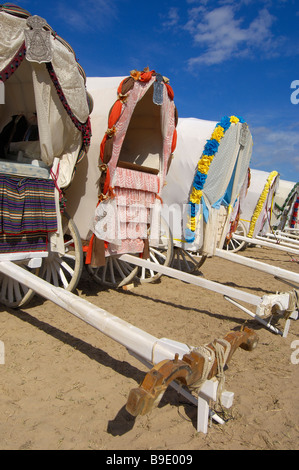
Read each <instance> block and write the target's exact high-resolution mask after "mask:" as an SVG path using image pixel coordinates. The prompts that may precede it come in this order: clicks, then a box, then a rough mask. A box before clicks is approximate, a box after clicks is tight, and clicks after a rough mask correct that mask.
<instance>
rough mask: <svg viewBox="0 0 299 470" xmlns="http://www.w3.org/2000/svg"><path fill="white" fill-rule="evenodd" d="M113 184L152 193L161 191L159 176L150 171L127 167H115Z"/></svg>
mask: <svg viewBox="0 0 299 470" xmlns="http://www.w3.org/2000/svg"><path fill="white" fill-rule="evenodd" d="M113 186H118V187H119V188H128V189H140V190H142V191H149V192H151V193H156V194H157V193H159V178H158V176H156V175H152V174H150V173H143V172H142V171H136V170H129V169H126V168H119V167H117V168H116V169H115V176H114V182H113Z"/></svg>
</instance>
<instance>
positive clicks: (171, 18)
mask: <svg viewBox="0 0 299 470" xmlns="http://www.w3.org/2000/svg"><path fill="white" fill-rule="evenodd" d="M179 19H180V17H179V12H178V8H175V7H172V8H170V10H169V12H168V14H167V19H166V20H165V21H164V22H163V23H162V26H164V27H166V28H170V27H173V26H176V25H177V24H178V22H179Z"/></svg>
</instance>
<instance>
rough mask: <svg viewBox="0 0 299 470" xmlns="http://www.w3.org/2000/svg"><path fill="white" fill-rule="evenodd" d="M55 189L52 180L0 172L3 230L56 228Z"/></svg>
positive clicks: (11, 231) (0, 221)
mask: <svg viewBox="0 0 299 470" xmlns="http://www.w3.org/2000/svg"><path fill="white" fill-rule="evenodd" d="M54 190H55V183H54V181H52V180H42V179H37V178H20V177H12V176H7V175H0V233H5V234H24V233H34V232H35V233H36V232H53V231H56V229H57V216H56V207H55V198H54Z"/></svg>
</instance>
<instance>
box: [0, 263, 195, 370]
mask: <svg viewBox="0 0 299 470" xmlns="http://www.w3.org/2000/svg"><path fill="white" fill-rule="evenodd" d="M0 272H2V273H3V274H5V275H7V276H9V277H11V278H13V279H15V280H17V281H18V282H20V283H21V284H24V285H25V286H27V287H29V288H30V289H32V290H34V291H35V292H37V293H38V294H39V295H41V296H42V297H45V298H46V299H48V300H51V301H52V302H54V303H55V304H56V305H59V306H60V307H62V308H63V309H65V310H67V311H68V312H69V313H72V314H73V315H75V316H76V317H78V318H80V319H81V320H83V321H84V322H86V323H88V324H89V325H91V326H93V327H94V328H96V329H97V330H99V331H101V332H102V333H104V334H105V335H106V336H109V337H110V338H112V339H114V340H115V341H117V342H118V343H120V344H122V345H123V346H125V347H126V348H127V349H128V350H129V351H131V352H133V353H135V354H136V355H138V356H140V357H142V358H143V359H144V360H146V361H148V362H151V363H152V364H153V363H157V362H160V360H163V359H173V358H174V356H175V353H176V352H177V353H178V354H179V356H180V358H181V357H182V355H183V354H185V353H189V352H190V347H189V346H187V345H185V344H183V343H179V342H177V341H172V340H170V339H169V340H168V339H167V338H166V339H165V338H163V339H158V338H156V337H155V336H152V335H150V334H148V333H146V332H145V331H143V330H141V329H139V328H137V327H135V326H133V325H131V324H130V323H127V322H126V321H124V320H122V319H120V318H118V317H116V316H114V315H111V314H110V313H108V312H107V311H106V310H103V309H102V308H100V307H97V306H95V305H93V304H92V303H90V302H88V301H87V300H85V299H82V298H80V297H78V296H77V295H75V294H73V293H71V292H68V291H66V290H65V289H62V288H61V287H56V286H53V285H51V284H49V283H48V282H46V281H44V280H43V279H41V278H39V277H37V276H35V275H34V274H32V273H31V272H29V271H27V270H25V269H24V268H22V267H20V266H18V265H17V264H15V263H12V262H11V261H1V262H0ZM0 301H1V299H0Z"/></svg>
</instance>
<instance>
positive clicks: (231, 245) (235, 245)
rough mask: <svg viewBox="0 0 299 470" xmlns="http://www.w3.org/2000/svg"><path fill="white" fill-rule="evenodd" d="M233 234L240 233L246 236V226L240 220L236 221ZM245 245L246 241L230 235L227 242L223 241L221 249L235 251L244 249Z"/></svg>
mask: <svg viewBox="0 0 299 470" xmlns="http://www.w3.org/2000/svg"><path fill="white" fill-rule="evenodd" d="M235 234H236V235H241V236H242V237H246V227H245V225H244V224H243V222H242V221H241V220H240V221H239V223H238V226H237V228H236V231H235ZM246 245H247V242H244V241H242V240H237V239H235V238H234V237H233V236H232V238H231V239H230V240H229V241H228V242H227V241H225V242H224V246H223V249H224V250H227V251H232V252H233V253H236V252H238V251H240V250H242V249H244V248H245V247H246Z"/></svg>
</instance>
